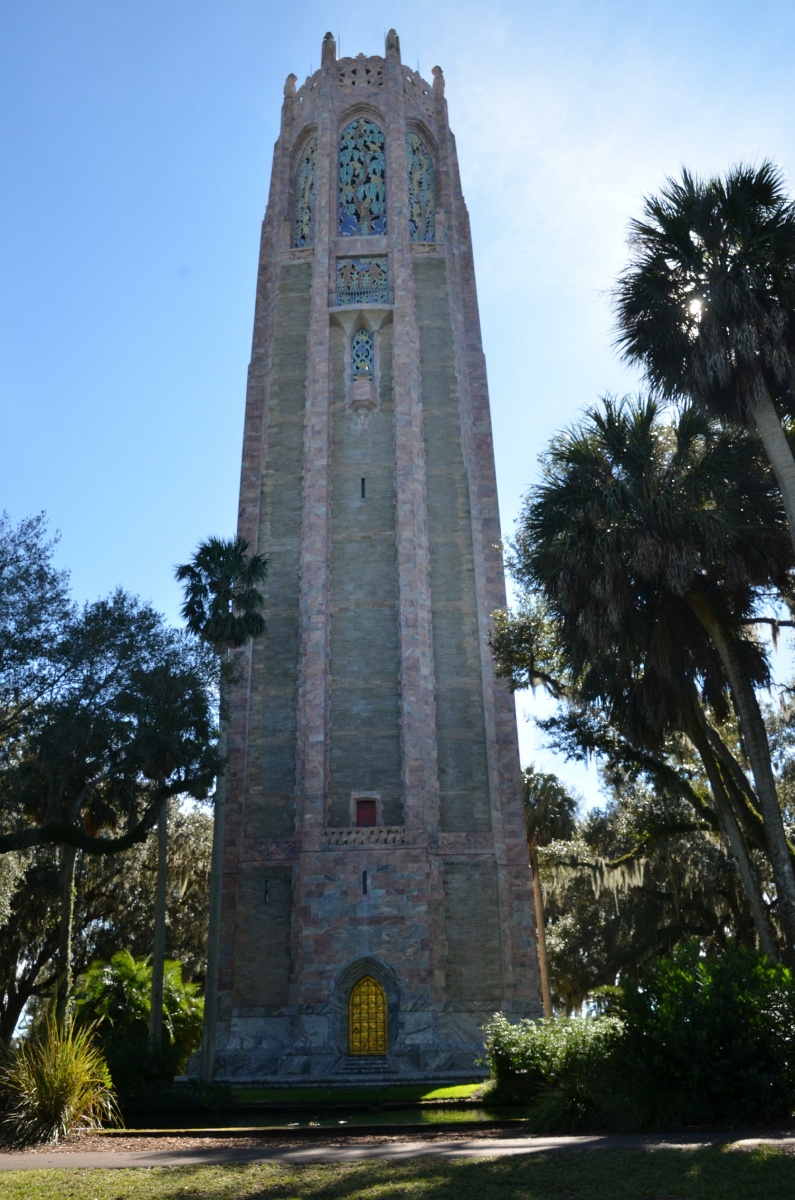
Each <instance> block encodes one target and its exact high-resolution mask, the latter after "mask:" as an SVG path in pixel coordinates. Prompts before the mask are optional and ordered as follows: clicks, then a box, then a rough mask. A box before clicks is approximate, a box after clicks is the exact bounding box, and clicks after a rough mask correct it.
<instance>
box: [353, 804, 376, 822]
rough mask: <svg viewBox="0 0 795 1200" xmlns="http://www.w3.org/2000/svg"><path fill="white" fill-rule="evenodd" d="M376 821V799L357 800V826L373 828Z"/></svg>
mask: <svg viewBox="0 0 795 1200" xmlns="http://www.w3.org/2000/svg"><path fill="white" fill-rule="evenodd" d="M375 823H376V811H375V800H357V801H356V828H357V829H372V827H373V826H374V825H375Z"/></svg>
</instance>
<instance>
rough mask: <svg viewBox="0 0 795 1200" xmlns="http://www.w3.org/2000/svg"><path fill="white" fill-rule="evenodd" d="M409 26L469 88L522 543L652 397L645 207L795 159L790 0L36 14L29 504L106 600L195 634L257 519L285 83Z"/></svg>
mask: <svg viewBox="0 0 795 1200" xmlns="http://www.w3.org/2000/svg"><path fill="white" fill-rule="evenodd" d="M390 26H394V27H395V28H396V29H397V31H398V33H399V35H400V38H401V47H402V52H403V58H404V61H406V62H407V63H409V64H410V65H411V66H412V67H417V66H418V65H419V68H420V70H421V71H422V73H423V74H424V75H425V77H426V78H430V72H431V68H432V67H433V66H434V65H435V64H436V63H439V64H440V65H441V66H442V68H443V69H444V73H445V78H446V83H447V98H448V101H449V108H450V120H451V124H452V127H453V129H454V130H455V132H456V136H457V141H458V148H459V156H460V162H461V171H462V178H463V186H464V193H465V196H466V198H467V201H468V204H469V209H470V214H471V218H472V235H473V241H474V248H475V262H476V268H477V278H478V289H479V296H480V308H481V319H482V324H483V335H484V343H485V349H486V356H487V361H488V366H489V379H490V387H491V398H492V415H493V422H494V435H495V450H496V458H497V475H498V480H499V487H500V503H501V510H502V518H503V528H504V530H505V532H506V533H510V530H511V527H512V525H513V522H514V520H515V517H516V514H517V512H518V509H519V505H520V501H521V497H522V495H523V494H524V492H526V490H527V488H528V487H529V486H530V485H531V484H532V483H533V481H534V480H535V478H536V477H537V458H538V455H539V454H540V453H541V451H542V450H543V448H544V446H545V445H546V443H547V442H548V440H549V438H550V437H551V436H552V435H553V434H554V433H555V432H556V431H557V430H558V429H560V428H561V427H563V426H565V425H567V424H569V423H571V422H572V421H573V420H575V419H576V416H577V414H578V412H579V411H581V410H582V409H583V408H584V407H585V406H587V405H588V404H591V403H592V402H593V401H594V400H595V399H596V398H597V397H598V396H599V395H600V394H602V393H604V392H606V391H611V392H625V391H628V390H632V389H634V388H635V387H636V386H637V379H636V377H635V375H634V374H633V373H632V372H629V371H627V370H626V369H625V368H624V367H623V366H622V364H621V363H620V362H619V361H618V359H617V357H616V355H615V353H614V352H613V350H612V349H611V324H610V312H609V306H608V304H607V300H606V296H605V293H606V291H607V289H609V288H610V286H611V283H612V280H613V279H614V277H615V275H616V273H617V272H618V271H619V270H620V268H621V266H622V263H623V261H624V258H625V253H626V250H625V232H626V224H627V220H628V218H629V217H630V216H631V215H633V214H637V213H638V212H639V210H640V204H641V199H642V196H643V195H644V194H646V193H649V192H651V191H654V190H655V189H656V188H658V187H659V186H660V184H661V183H662V182H663V180H664V179H665V177H666V176H668V175H671V174H675V173H677V172H678V171H679V169H680V167H681V166H682V165H683V164H684V165H687V166H689V167H690V168H691V169H693V170H695V171H699V172H702V173H708V172H712V171H722V170H724V169H725V168H726V167H728V166H729V165H730V164H732V163H734V162H737V161H740V160H743V161H751V162H758V161H760V160H761V159H763V158H765V157H771V158H773V159H774V160H775V161H776V162H778V163H780V164H781V166H782V167H783V168H784V169H785V171H786V172H787V173H788V175H789V176H790V177H792V172H795V129H794V128H793V113H795V83H793V79H794V78H795V76H794V75H793V70H792V47H793V45H795V5H792V4H791V3H784V2H783V0H759V2H757V3H755V4H754V5H750V4H749V3H747V2H745V3H736V2H735V3H731V2H730V3H725V2H724V3H717V2H715V0H700V2H699V0H690V2H688V3H683V2H681V0H668V2H666V3H661V2H657V0H652V2H650V3H644V0H637V2H636V3H628V2H624V0H613V2H610V0H602V2H601V3H600V2H596V3H594V2H593V0H592V2H591V3H577V2H574V0H562V2H559V3H549V2H547V3H545V4H540V3H538V2H537V0H529V2H525V3H513V2H510V0H490V2H489V3H484V2H483V0H473V2H469V3H467V2H466V0H465V2H463V3H456V4H455V5H450V6H448V7H443V6H439V5H437V6H433V5H430V4H428V3H427V0H424V2H422V3H420V2H407V3H395V4H391V5H389V4H385V5H379V6H373V5H369V6H356V7H355V8H354V6H351V5H350V4H347V5H342V4H337V3H318V2H315V0H309V2H305V3H303V4H302V5H301V6H300V7H298V6H293V7H290V8H287V7H286V6H282V5H277V4H275V3H268V2H266V0H223V2H221V0H213V2H211V0H127V2H124V0H6V2H5V4H4V5H2V6H0V128H1V129H2V162H3V168H4V171H3V175H4V183H5V186H4V188H3V190H2V194H1V195H0V264H2V267H1V268H0V422H1V424H0V430H2V433H1V434H0V509H3V508H5V509H6V510H7V511H8V512H9V514H10V515H11V517H12V518H13V519H14V520H17V519H19V518H21V517H22V516H24V515H26V514H28V513H32V512H37V511H39V510H41V509H45V510H46V511H47V513H48V514H49V517H50V521H51V525H52V527H53V528H55V529H59V530H60V531H61V535H62V538H61V543H60V547H59V551H58V554H59V559H60V561H61V562H62V563H63V565H66V566H68V567H70V569H71V571H72V579H73V584H74V588H75V592H76V594H77V595H78V597H80V598H81V599H89V598H93V597H95V596H97V595H100V594H103V593H106V592H108V591H109V590H111V589H112V588H113V587H115V586H116V585H117V584H122V585H123V586H124V587H126V588H128V589H129V590H131V591H133V592H137V593H139V594H140V595H142V596H144V597H145V598H147V599H149V600H151V601H152V602H153V603H154V604H155V605H156V606H157V607H158V608H160V609H161V610H162V611H164V612H166V613H167V614H168V615H169V616H170V617H171V618H172V619H174V620H175V621H176V620H177V619H178V606H179V591H178V587H177V585H176V583H175V582H174V580H173V567H174V564H176V563H178V562H182V561H184V560H185V559H187V558H188V557H189V556H190V554H191V552H192V550H193V549H194V547H195V545H196V543H197V542H198V541H199V540H200V539H201V538H203V537H205V536H207V535H208V534H210V533H216V534H223V535H228V534H231V533H232V532H233V530H234V525H235V515H236V505H237V487H238V476H239V456H240V448H241V437H242V421H243V401H244V393H245V379H246V366H247V363H248V358H249V352H250V339H251V328H252V318H253V304H254V285H255V276H256V265H257V252H258V241H259V228H260V222H261V220H262V216H263V212H264V207H265V199H266V195H267V187H268V180H269V175H270V166H271V156H272V149H273V143H274V141H275V139H276V136H277V132H278V121H279V110H280V105H281V97H282V87H283V84H284V79H285V76H286V75H287V74H288V73H289V72H291V71H293V72H295V74H296V75H297V76H298V80H299V83H301V82H303V79H304V77H305V76H306V75H307V74H308V73H309V72H310V70H311V69H315V68H317V66H318V63H319V56H320V44H321V40H322V37H323V34H324V33H325V31H326V30H327V29H330V30H331V31H332V32H333V33H334V34H335V36H336V37H337V38H338V43H339V45H340V48H341V52H342V54H343V55H345V54H356V53H358V52H359V51H360V50H361V51H364V52H365V53H368V54H381V53H383V39H384V33H385V31H386V30H387V29H388V28H389V27H390ZM521 707H522V708H523V709H529V707H530V706H529V705H528V704H522V706H521ZM521 737H522V744H523V754H524V758H525V760H529V759H530V758H531V757H533V756H535V757H536V758H537V761H538V762H539V763H540V764H542V765H543V766H544V767H545V769H559V770H560V772H561V774H563V775H564V777H566V778H568V779H569V780H571V781H572V782H574V783H577V784H579V785H580V786H581V787H582V788H583V789H584V790H585V791H586V793H588V792H590V791H591V789H592V787H593V784H592V781H590V780H589V778H588V777H587V776H585V775H584V774H582V773H581V772H578V771H576V770H574V771H572V770H571V769H570V768H567V767H565V766H564V765H563V764H560V763H557V764H555V763H554V761H553V760H552V759H551V758H550V757H548V756H546V755H544V754H540V753H539V752H538V751H537V749H535V748H534V742H533V735H532V731H531V729H530V728H529V727H528V726H527V725H526V723H524V722H522V723H521Z"/></svg>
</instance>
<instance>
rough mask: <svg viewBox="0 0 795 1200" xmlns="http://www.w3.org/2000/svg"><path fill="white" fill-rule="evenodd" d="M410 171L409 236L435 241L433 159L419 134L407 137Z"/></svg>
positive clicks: (415, 239)
mask: <svg viewBox="0 0 795 1200" xmlns="http://www.w3.org/2000/svg"><path fill="white" fill-rule="evenodd" d="M406 161H407V163H408V173H409V236H410V238H411V240H412V242H434V241H436V183H435V180H434V173H433V159H432V158H431V156H430V153H429V151H428V147H427V146H426V145H425V143H424V142H423V140H422V138H421V137H420V135H419V134H418V133H410V134H409V135H408V137H407V138H406Z"/></svg>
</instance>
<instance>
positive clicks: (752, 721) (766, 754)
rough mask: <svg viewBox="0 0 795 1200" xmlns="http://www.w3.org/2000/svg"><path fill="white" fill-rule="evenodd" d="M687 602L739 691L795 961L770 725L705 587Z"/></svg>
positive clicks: (793, 909) (792, 881)
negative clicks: (769, 740)
mask: <svg viewBox="0 0 795 1200" xmlns="http://www.w3.org/2000/svg"><path fill="white" fill-rule="evenodd" d="M687 602H688V604H689V605H690V607H691V608H692V610H693V612H694V613H695V615H696V616H697V617H698V619H699V621H700V622H701V624H702V625H703V627H704V629H705V630H706V632H707V634H708V635H709V637H710V639H711V641H712V643H713V645H714V646H715V649H716V650H717V652H718V655H719V656H720V660H721V663H722V664H723V669H724V670H725V672H726V676H727V678H728V680H729V684H730V686H731V690H732V694H733V696H734V703H735V705H736V708H737V717H738V720H739V722H740V729H741V732H742V735H743V741H744V743H745V748H746V752H747V754H748V758H749V760H750V763H751V771H752V773H753V776H754V782H755V784H756V795H757V798H758V800H759V807H760V810H761V813H762V819H763V820H764V823H765V842H766V844H767V852H768V857H769V859H770V865H771V867H772V869H773V878H774V880H775V884H776V894H777V900H778V913H779V920H780V922H781V929H782V932H783V934H784V944H785V946H786V955H785V961H786V962H787V964H788V965H790V966H791V965H793V964H795V875H793V870H792V864H791V861H790V853H789V846H788V845H787V837H786V833H785V831H784V821H783V819H782V815H781V807H780V805H779V802H778V794H777V792H776V781H775V779H774V777H773V767H772V764H771V761H770V746H769V745H768V740H767V730H766V729H765V723H764V721H763V720H762V713H761V711H760V709H759V703H758V701H757V699H756V693H755V692H754V689H753V685H752V683H751V681H750V679H749V678H748V674H747V672H746V670H745V669H744V667H743V665H742V662H741V661H740V656H739V654H738V653H737V646H736V643H735V641H734V639H733V638H732V636H731V635H730V633H729V632H728V631H727V630H726V629H725V628H724V625H723V622H722V621H721V620H720V617H719V616H718V614H717V613H716V612H715V609H714V606H713V604H712V603H711V601H710V600H709V597H708V596H706V595H705V594H704V593H703V592H701V591H695V590H694V591H692V592H690V593H689V594H688V596H687Z"/></svg>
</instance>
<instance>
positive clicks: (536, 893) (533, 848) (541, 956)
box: [530, 837, 552, 1021]
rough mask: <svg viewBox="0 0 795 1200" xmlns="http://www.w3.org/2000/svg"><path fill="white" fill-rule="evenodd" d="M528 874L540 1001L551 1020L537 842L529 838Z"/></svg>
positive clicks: (550, 999) (548, 1018)
mask: <svg viewBox="0 0 795 1200" xmlns="http://www.w3.org/2000/svg"><path fill="white" fill-rule="evenodd" d="M530 874H531V877H532V880H533V901H534V903H535V910H536V936H537V938H538V973H539V975H540V976H541V1000H542V1002H543V1005H544V1016H545V1017H546V1019H547V1020H548V1021H551V1020H552V993H551V991H550V988H549V964H548V961H547V935H546V931H545V929H544V900H543V897H542V895H541V878H540V876H539V874H538V842H537V841H536V838H535V837H531V838H530Z"/></svg>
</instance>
